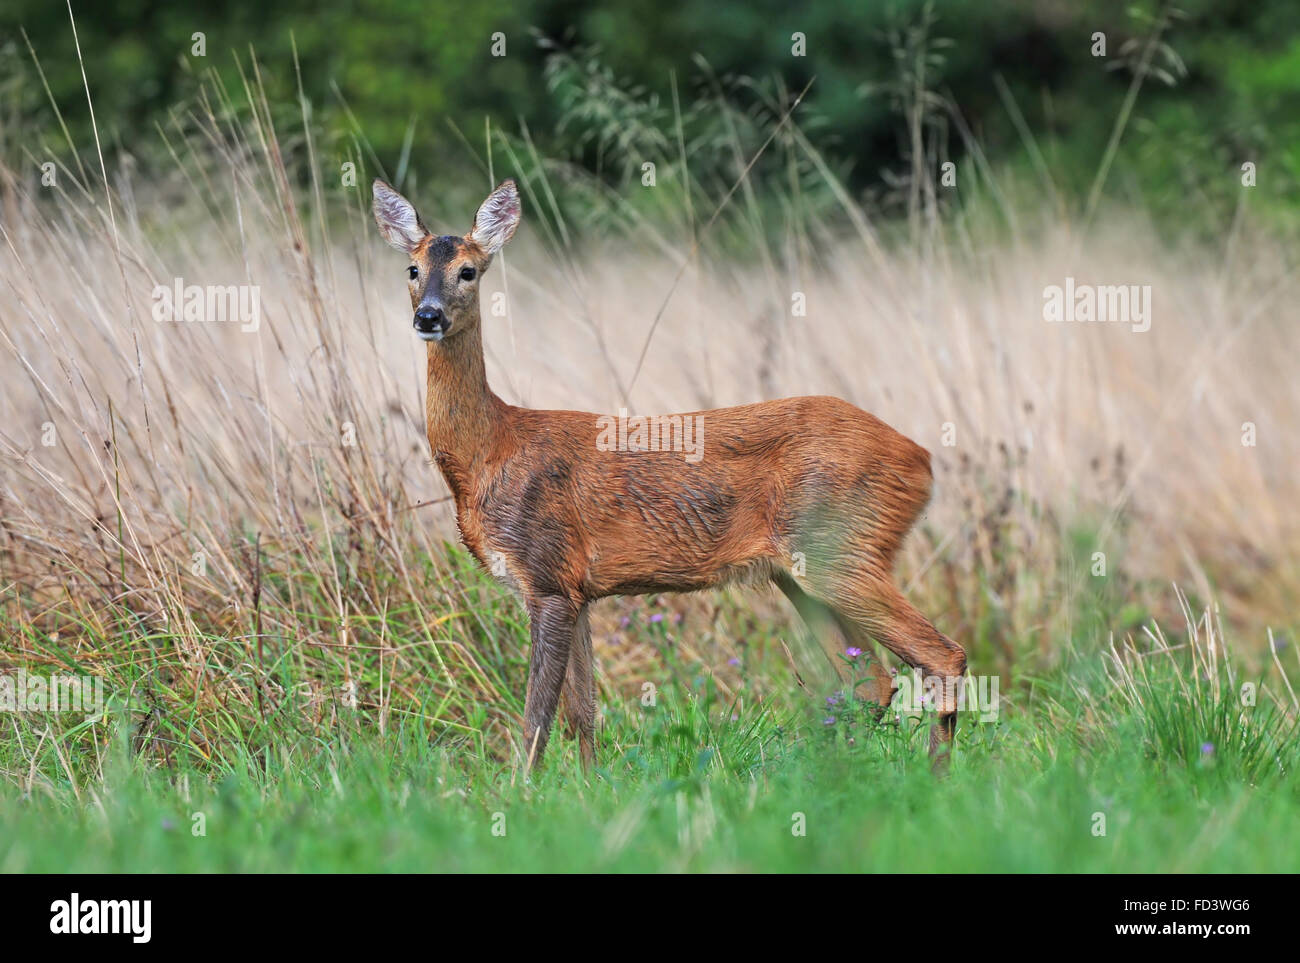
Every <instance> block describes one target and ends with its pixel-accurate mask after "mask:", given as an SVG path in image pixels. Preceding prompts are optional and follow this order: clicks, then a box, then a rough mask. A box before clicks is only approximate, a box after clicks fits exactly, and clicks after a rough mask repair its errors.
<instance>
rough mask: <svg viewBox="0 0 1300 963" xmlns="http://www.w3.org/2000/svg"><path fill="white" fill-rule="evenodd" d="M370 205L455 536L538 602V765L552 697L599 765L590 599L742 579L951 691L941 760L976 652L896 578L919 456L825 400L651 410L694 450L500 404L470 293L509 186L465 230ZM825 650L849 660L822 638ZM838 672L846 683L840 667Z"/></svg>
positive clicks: (527, 710) (532, 622) (513, 223)
mask: <svg viewBox="0 0 1300 963" xmlns="http://www.w3.org/2000/svg"><path fill="white" fill-rule="evenodd" d="M373 213H374V217H375V221H376V223H377V224H378V226H379V233H380V235H381V236H382V237H383V238H384V240H385V241H387V242H388V243H389V244H390V245H391V246H392V247H394V248H396V249H397V250H399V251H401V252H402V253H404V254H405V255H407V257H408V258H409V264H408V266H407V268H406V272H407V278H408V289H409V293H410V297H411V306H412V308H413V310H414V317H413V320H412V327H413V328H414V330H415V334H416V336H417V337H418V338H419V339H420V340H421V341H423V342H425V345H426V354H427V369H426V370H427V379H426V388H425V421H426V429H427V434H428V440H429V448H430V450H431V452H432V455H433V461H434V463H435V464H436V465H437V467H438V470H439V471H440V473H441V475H442V477H443V479H444V481H445V482H446V484H447V487H448V489H449V490H450V493H451V497H452V500H453V502H454V507H455V514H456V524H457V528H458V530H459V533H460V538H461V540H462V542H463V543H464V545H465V547H466V548H467V549H468V550H469V552H470V553H471V554H472V555H473V556H474V557H475V559H477V560H478V562H479V563H480V564H481V565H483V566H484V567H486V568H488V570H489V571H491V572H492V573H493V574H494V575H496V576H498V577H499V578H503V579H504V580H505V581H506V582H507V583H508V584H509V585H510V586H511V587H512V588H513V589H514V590H515V591H516V592H517V593H518V594H519V596H520V597H521V598H522V601H523V604H524V607H525V609H526V611H527V615H528V622H529V657H528V682H527V688H526V692H525V698H524V714H523V732H522V735H523V748H524V750H525V752H526V767H527V769H528V770H530V771H531V769H532V768H533V767H534V766H535V765H537V764H538V763H539V762H540V761H541V759H542V756H543V753H544V752H545V751H546V746H547V741H548V739H549V736H550V732H551V728H552V724H553V722H554V720H555V717H556V713H557V711H558V709H559V706H560V700H561V696H563V702H564V713H565V720H566V722H567V725H568V728H569V730H570V732H571V733H572V734H574V735H576V737H577V740H578V748H579V754H580V759H581V764H582V766H583V768H584V771H588V770H590V769H591V767H593V766H594V765H595V763H596V747H595V739H596V726H597V714H598V705H597V689H596V680H595V673H594V663H593V656H592V642H591V629H590V625H589V619H588V612H589V609H590V606H591V605H592V603H593V602H595V601H597V600H599V599H602V598H606V597H609V596H616V595H622V596H626V595H645V594H652V593H653V594H658V593H676V592H696V591H700V590H704V589H710V588H717V587H720V586H724V585H726V584H728V583H733V582H744V583H750V584H759V585H773V584H774V585H775V586H776V587H777V588H778V589H779V590H780V591H781V592H782V593H784V594H785V596H786V597H788V598H789V600H790V601H791V603H792V604H793V606H794V608H795V610H796V612H797V614H798V615H799V617H800V619H801V620H802V621H803V622H804V623H805V624H806V625H807V626H808V627H809V629H810V630H811V629H812V627H814V626H816V625H822V626H828V627H829V626H838V627H839V629H840V630H841V632H842V633H843V635H844V636H845V638H846V639H847V640H848V641H849V642H850V644H851V645H853V646H857V647H859V648H861V649H862V651H863V652H867V651H870V649H869V643H870V641H871V640H872V639H874V640H876V641H877V642H879V643H880V644H881V645H883V646H884V647H885V648H886V649H888V650H889V651H890V652H892V653H893V654H894V655H895V656H896V657H897V658H899V659H900V660H902V661H903V662H904V663H906V664H907V665H908V666H910V667H912V668H913V669H919V670H920V671H921V672H922V673H923V674H924V677H925V678H926V680H927V685H928V684H929V682H930V680H939V681H941V682H943V683H945V684H942V685H937V686H933V687H931V691H933V692H934V693H935V694H936V700H935V702H936V705H935V709H936V710H937V721H936V722H935V723H934V724H933V725H932V726H931V729H930V733H929V752H930V755H931V757H932V760H933V765H934V767H935V768H936V769H941V768H946V763H947V758H948V755H949V754H950V751H951V747H952V743H953V736H954V732H955V729H956V712H957V692H956V689H957V685H956V683H957V681H958V680H960V678H961V677H962V676H963V675H964V673H965V671H966V653H965V651H964V650H963V649H962V647H961V646H960V645H958V644H957V643H956V642H954V641H952V640H951V639H949V638H948V637H947V636H945V635H943V634H942V633H940V632H939V631H938V630H937V629H936V628H935V627H934V626H933V625H932V624H931V623H930V622H929V621H927V620H926V618H925V617H924V616H923V615H921V613H920V612H918V611H917V610H916V609H915V608H913V607H912V605H911V604H909V603H908V601H907V600H906V599H905V598H904V597H903V595H902V593H901V591H900V590H899V589H898V587H897V585H896V584H895V581H894V577H893V574H892V573H893V567H894V559H895V555H896V554H897V552H898V549H899V546H900V544H901V543H902V541H903V539H904V537H905V536H906V534H907V533H908V531H909V530H910V529H911V528H912V526H913V524H914V523H915V522H916V520H917V518H918V516H919V515H920V514H921V512H922V511H923V510H924V508H925V507H926V505H927V504H928V502H929V500H930V494H931V485H932V482H933V474H932V472H931V468H930V453H929V452H928V451H926V449H924V448H922V447H921V446H920V445H918V444H916V443H915V442H913V441H911V440H910V439H908V438H906V437H905V436H903V435H902V434H900V433H898V432H897V431H895V430H894V429H892V428H890V427H889V426H888V425H886V424H885V423H884V422H883V421H881V420H879V419H878V418H876V417H875V416H874V415H871V414H868V413H867V412H865V411H863V410H862V409H860V408H857V407H855V406H854V405H852V404H850V403H848V402H847V401H842V400H840V399H838V398H833V397H801V398H785V399H781V400H776V401H764V402H760V403H755V404H747V405H741V406H739V407H733V408H718V409H713V410H708V411H699V412H690V413H687V414H683V415H677V416H657V417H656V418H652V419H649V422H650V424H651V425H652V426H653V425H658V426H660V427H662V426H663V425H665V424H667V425H679V424H690V425H694V426H696V441H702V442H703V444H700V445H699V446H698V447H699V448H700V449H701V451H700V452H699V454H698V457H695V458H691V457H689V456H684V455H683V454H682V452H681V451H674V450H671V449H672V448H673V446H672V445H671V444H670V445H669V446H668V448H667V449H665V447H664V446H663V445H654V444H642V443H640V442H643V441H645V437H644V436H645V434H646V433H645V432H641V433H640V434H639V435H637V434H636V433H633V434H631V435H628V439H630V440H628V439H624V434H626V433H620V434H618V438H617V443H614V444H610V443H609V442H610V438H611V433H610V432H609V431H608V428H609V425H610V421H609V419H610V418H612V416H608V415H605V416H601V415H596V414H592V413H587V412H581V411H543V410H533V409H529V408H524V407H517V406H515V405H511V404H507V403H506V402H505V401H503V400H502V399H501V398H499V397H498V396H497V395H496V394H495V393H494V392H493V391H492V389H491V388H490V387H489V386H488V381H487V375H486V366H485V363H484V354H483V333H482V319H481V316H480V312H479V285H480V283H481V281H482V278H483V275H484V273H485V272H486V271H487V270H488V268H489V266H490V265H491V263H492V260H493V258H494V257H495V256H496V255H497V254H498V253H499V252H500V251H501V250H502V248H503V247H504V246H505V245H506V243H507V242H508V241H509V240H510V239H511V238H512V237H513V236H514V234H515V230H516V228H518V226H519V222H520V218H521V216H522V205H521V201H520V196H519V190H518V188H517V186H516V184H515V182H514V181H513V180H506V181H504V182H502V183H501V184H500V185H499V186H498V187H497V188H496V189H495V190H493V191H492V192H491V194H489V195H488V197H487V198H486V200H484V201H483V203H482V205H481V206H480V207H479V208H478V211H477V213H476V214H475V216H474V222H473V225H472V226H471V228H470V230H469V233H468V234H465V235H464V236H463V237H462V236H456V235H442V236H435V235H434V234H432V233H431V232H430V231H428V230H427V229H426V228H425V226H424V223H423V221H422V220H421V219H420V216H419V214H417V212H416V210H415V208H414V207H413V206H412V204H411V202H410V201H408V200H407V199H406V198H405V197H403V196H402V195H401V194H400V193H398V192H397V191H396V190H395V189H394V188H393V187H392V186H390V185H389V184H388V183H386V182H385V181H383V180H380V179H376V180H375V182H374V184H373ZM665 419H666V420H665ZM686 419H690V420H689V421H687V420H686ZM634 436H635V437H634ZM625 441H626V443H625ZM819 641H821V642H822V644H823V646H824V647H825V648H826V650H827V652H828V653H829V652H835V651H838V649H836V648H835V647H833V645H832V644H831V643H829V642H827V641H826V639H825V637H824V635H823V636H822V637H820V638H819ZM832 663H833V664H835V665H836V670H837V672H839V673H840V675H841V678H842V679H843V678H844V677H845V672H846V671H847V666H845V665H844V664H843V660H839V659H832ZM869 668H870V675H871V678H870V679H869V680H867V681H866V682H864V683H863V688H864V691H865V693H866V696H867V698H866V699H865V700H864V701H868V702H872V703H874V704H875V706H876V709H877V717H879V715H880V714H881V713H883V712H884V711H885V710H886V708H887V707H888V706H889V703H890V701H891V698H892V696H893V688H894V683H893V677H892V676H891V674H890V672H889V671H888V670H887V669H886V668H885V666H884V664H883V663H882V661H881V660H880V659H878V658H873V659H871V660H870V662H869Z"/></svg>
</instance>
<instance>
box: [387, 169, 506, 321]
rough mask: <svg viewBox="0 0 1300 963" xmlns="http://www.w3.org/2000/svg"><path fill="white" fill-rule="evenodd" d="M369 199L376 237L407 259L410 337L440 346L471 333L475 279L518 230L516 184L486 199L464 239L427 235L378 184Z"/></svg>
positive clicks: (406, 207)
mask: <svg viewBox="0 0 1300 963" xmlns="http://www.w3.org/2000/svg"><path fill="white" fill-rule="evenodd" d="M374 198H375V202H374V212H375V222H376V223H377V224H378V225H379V233H380V234H382V235H383V237H384V240H385V241H387V242H388V243H389V244H391V245H392V246H393V247H395V248H397V249H398V250H399V251H402V252H403V253H405V254H406V255H407V256H408V257H409V258H410V264H409V265H408V267H407V269H406V274H407V279H408V282H407V283H408V286H409V288H410V292H411V307H412V308H414V309H415V318H414V320H413V321H412V325H413V326H414V328H415V333H416V334H417V335H419V337H420V339H421V340H422V341H441V340H442V339H443V338H447V337H454V336H456V335H458V334H463V333H465V332H466V331H471V330H474V329H475V328H476V327H477V326H478V324H479V308H478V284H479V278H481V277H482V276H483V272H484V271H486V270H487V269H488V265H489V264H491V263H492V258H493V256H494V255H495V254H496V253H497V252H498V251H500V250H501V249H502V248H503V247H505V244H506V241H508V240H510V238H511V237H512V236H513V235H514V233H515V228H516V227H518V226H519V215H520V206H519V190H518V188H516V187H515V182H514V181H504V182H502V184H501V185H500V186H499V187H498V188H497V189H496V190H494V191H493V192H492V193H491V194H489V195H488V198H487V200H485V201H484V202H483V204H482V206H481V207H479V209H478V213H477V214H476V215H474V226H473V227H471V228H470V231H469V233H468V234H466V235H465V236H464V237H457V236H456V235H454V234H444V235H442V236H437V237H436V236H434V235H433V234H430V233H429V231H428V230H427V229H426V228H425V226H424V223H423V222H422V221H421V220H420V215H419V214H417V213H416V212H415V208H414V207H412V206H411V202H410V201H408V200H407V199H406V198H405V197H403V196H402V195H401V194H399V193H397V191H395V190H393V188H392V187H390V186H389V185H388V184H386V183H384V182H383V181H381V180H378V179H376V180H375V184H374Z"/></svg>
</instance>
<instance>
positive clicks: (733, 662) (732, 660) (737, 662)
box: [727, 656, 740, 665]
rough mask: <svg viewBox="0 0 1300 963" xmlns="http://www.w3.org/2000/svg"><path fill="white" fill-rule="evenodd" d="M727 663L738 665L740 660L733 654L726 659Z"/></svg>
mask: <svg viewBox="0 0 1300 963" xmlns="http://www.w3.org/2000/svg"><path fill="white" fill-rule="evenodd" d="M727 665H740V660H739V659H737V658H736V657H735V656H732V657H731V658H730V659H728V660H727Z"/></svg>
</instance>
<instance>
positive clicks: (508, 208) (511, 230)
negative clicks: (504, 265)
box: [469, 181, 523, 254]
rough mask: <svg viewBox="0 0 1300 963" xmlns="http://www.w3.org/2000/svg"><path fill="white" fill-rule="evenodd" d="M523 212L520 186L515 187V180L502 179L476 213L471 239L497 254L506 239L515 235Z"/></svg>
mask: <svg viewBox="0 0 1300 963" xmlns="http://www.w3.org/2000/svg"><path fill="white" fill-rule="evenodd" d="M522 212H523V209H522V208H521V207H520V205H519V188H517V187H515V182H514V181H502V182H501V186H500V187H498V188H497V189H496V190H495V191H493V192H492V193H491V194H489V195H488V199H487V200H486V201H484V202H483V206H482V207H480V208H479V209H478V213H477V214H475V215H474V227H473V228H472V229H471V230H470V232H469V236H470V239H471V240H473V241H474V242H475V243H477V244H478V246H479V247H481V248H482V249H483V250H485V251H487V253H488V254H496V253H497V251H499V250H501V249H502V248H503V247H505V246H506V241H508V240H510V238H512V237H514V234H515V228H517V227H518V226H519V216H520V214H521V213H522Z"/></svg>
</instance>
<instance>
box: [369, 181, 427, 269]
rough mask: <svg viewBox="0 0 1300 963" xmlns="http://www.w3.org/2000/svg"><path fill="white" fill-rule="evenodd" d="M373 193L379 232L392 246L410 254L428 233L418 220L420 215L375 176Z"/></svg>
mask: <svg viewBox="0 0 1300 963" xmlns="http://www.w3.org/2000/svg"><path fill="white" fill-rule="evenodd" d="M373 193H374V197H375V203H374V205H373V210H374V212H375V223H376V224H378V225H379V233H380V234H382V235H383V237H384V240H385V241H387V242H388V243H389V244H391V245H392V246H393V247H395V248H397V249H398V250H399V251H404V252H405V253H407V254H410V253H411V252H412V251H414V250H415V247H416V245H418V244H419V243H420V242H421V241H422V240H424V236H425V235H426V234H428V233H429V232H428V231H426V230H425V229H424V225H423V224H422V223H421V222H420V215H419V214H417V213H415V208H414V207H412V206H411V202H410V201H408V200H407V199H406V198H405V197H403V196H402V195H401V194H399V193H397V191H395V190H393V189H392V188H391V187H390V186H388V184H386V183H385V182H384V181H381V180H380V179H379V178H377V177H376V178H375V184H374V188H373Z"/></svg>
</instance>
